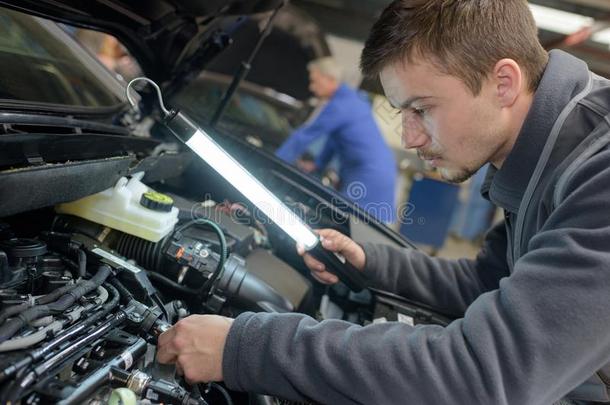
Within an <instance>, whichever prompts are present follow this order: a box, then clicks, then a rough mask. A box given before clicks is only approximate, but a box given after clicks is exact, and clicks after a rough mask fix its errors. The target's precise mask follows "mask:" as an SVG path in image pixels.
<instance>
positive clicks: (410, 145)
mask: <svg viewBox="0 0 610 405" xmlns="http://www.w3.org/2000/svg"><path fill="white" fill-rule="evenodd" d="M429 140H430V137H429V136H428V134H427V133H426V131H425V130H424V127H423V125H421V123H419V122H417V121H416V120H415V119H406V120H404V121H403V124H402V146H403V147H405V148H406V149H416V148H421V147H423V146H425V145H426V144H427V143H428V141H429Z"/></svg>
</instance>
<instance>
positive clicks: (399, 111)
mask: <svg viewBox="0 0 610 405" xmlns="http://www.w3.org/2000/svg"><path fill="white" fill-rule="evenodd" d="M400 114H402V111H401V110H399V109H398V108H396V109H394V116H398V115H400Z"/></svg>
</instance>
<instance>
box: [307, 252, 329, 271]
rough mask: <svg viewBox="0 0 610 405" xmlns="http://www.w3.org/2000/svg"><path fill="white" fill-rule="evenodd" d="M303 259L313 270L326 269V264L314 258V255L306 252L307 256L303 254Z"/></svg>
mask: <svg viewBox="0 0 610 405" xmlns="http://www.w3.org/2000/svg"><path fill="white" fill-rule="evenodd" d="M303 261H304V262H305V265H306V266H307V267H309V269H310V270H311V271H315V272H322V271H325V270H326V266H324V264H323V263H321V262H319V261H317V260H316V259H314V258H313V256H312V255H308V254H306V255H305V256H303Z"/></svg>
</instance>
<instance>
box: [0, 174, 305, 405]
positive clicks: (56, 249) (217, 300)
mask: <svg viewBox="0 0 610 405" xmlns="http://www.w3.org/2000/svg"><path fill="white" fill-rule="evenodd" d="M130 181H133V182H139V178H138V177H137V176H136V177H135V178H133V179H131V180H130ZM125 182H126V179H123V180H122V185H125ZM140 184H141V183H138V187H139V190H140V191H142V192H141V193H140V194H145V193H151V192H153V191H152V190H150V189H148V188H147V187H146V186H143V185H142V186H139V185H140ZM115 190H116V188H115ZM149 196H150V195H149ZM159 196H160V194H159V193H157V194H156V197H157V200H159ZM98 197H99V196H98ZM106 197H108V195H106ZM163 197H164V198H165V197H167V198H165V201H166V202H167V201H170V200H171V201H172V206H173V202H174V198H175V200H176V203H175V204H176V205H177V206H181V207H182V208H178V209H177V210H176V213H177V215H176V224H175V225H173V226H171V227H170V229H169V231H168V232H167V233H166V234H165V235H163V236H162V237H161V238H160V239H159V240H158V241H151V240H150V238H149V239H148V240H147V239H144V238H141V237H139V236H136V235H134V234H133V233H137V232H132V233H131V234H130V233H128V232H123V231H120V230H117V229H115V228H111V227H109V226H107V225H105V224H104V223H99V222H95V221H91V220H89V219H87V218H86V217H87V215H86V214H83V211H80V215H70V214H66V213H65V211H67V209H65V208H64V209H62V208H61V207H55V209H54V210H49V211H43V212H42V213H41V214H40V216H41V217H42V218H44V219H43V220H41V221H39V222H36V221H30V223H29V226H27V227H24V229H20V227H19V225H18V224H21V223H23V220H22V219H21V218H19V219H18V220H15V221H11V218H8V219H6V220H7V221H6V222H3V223H0V401H1V402H2V403H11V404H15V403H22V404H45V403H60V404H83V403H111V404H119V403H122V404H135V403H163V404H206V403H231V402H232V398H233V399H236V400H237V402H239V401H240V397H239V395H244V394H240V393H233V392H228V391H227V390H226V389H225V388H224V387H223V386H222V385H221V384H216V383H212V384H199V385H197V384H195V385H189V384H188V383H187V382H186V381H184V380H183V379H182V377H181V376H180V375H178V374H177V373H176V370H175V368H174V366H173V365H172V366H167V365H161V364H159V363H156V362H155V353H156V347H155V344H156V340H157V337H158V336H159V335H160V334H161V333H162V332H163V331H165V330H167V329H168V328H169V327H171V325H172V324H174V323H175V322H177V321H178V320H180V319H181V318H184V317H186V316H188V315H189V314H193V313H200V314H222V315H226V316H237V315H238V314H239V313H241V312H244V311H268V312H290V311H294V310H297V309H298V310H300V311H305V312H307V310H306V308H307V305H308V304H307V302H308V298H309V296H310V292H311V291H310V290H311V285H310V283H309V281H307V279H306V278H305V277H303V276H302V275H301V274H300V273H298V272H297V271H295V270H294V269H292V268H291V267H290V266H289V265H287V264H285V263H284V262H282V261H281V260H279V259H277V258H275V257H274V256H273V255H272V254H271V253H269V251H268V249H265V248H264V246H265V235H264V229H263V228H261V229H260V230H257V229H256V228H253V227H251V226H247V225H243V224H240V223H239V221H236V220H234V219H232V218H231V216H230V215H227V214H226V213H224V212H223V211H221V210H218V207H217V206H216V207H215V206H213V204H208V205H207V207H206V205H205V204H203V205H202V204H196V203H195V202H192V201H186V200H184V199H180V197H178V196H174V198H172V197H169V196H163ZM104 198H105V197H104ZM109 198H113V197H109ZM134 198H137V199H138V200H140V199H141V196H140V195H136V196H135V197H134ZM77 203H78V202H77ZM79 204H80V203H79ZM82 204H84V203H82ZM147 205H148V206H150V207H152V209H151V208H147V209H149V211H150V212H148V213H150V214H153V215H154V214H155V213H159V214H160V215H161V214H162V213H164V212H167V209H165V208H163V209H162V210H161V209H159V207H156V206H154V207H153V205H151V204H147ZM193 206H197V207H198V208H200V209H199V210H198V211H197V213H196V214H197V215H194V211H193V209H192V207H193ZM89 208H90V207H89ZM98 208H99V207H98ZM172 209H173V208H172ZM155 210H156V211H155ZM90 212H92V211H91V210H90ZM194 217H197V218H194ZM213 217H215V218H213ZM100 222H105V221H104V220H100ZM16 224H17V225H16ZM118 227H119V228H120V226H118ZM25 228H27V230H26V229H25ZM274 284H275V285H274ZM246 398H247V397H246ZM257 398H258V399H257V400H258V401H259V403H273V402H270V401H272V399H270V398H267V397H263V396H257ZM241 399H242V400H248V399H244V398H241ZM249 400H250V401H251V402H252V399H251V398H250V399H249Z"/></svg>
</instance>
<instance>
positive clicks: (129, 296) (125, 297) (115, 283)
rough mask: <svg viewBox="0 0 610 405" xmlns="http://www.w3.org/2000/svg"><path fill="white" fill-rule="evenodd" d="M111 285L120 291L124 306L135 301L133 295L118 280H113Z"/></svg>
mask: <svg viewBox="0 0 610 405" xmlns="http://www.w3.org/2000/svg"><path fill="white" fill-rule="evenodd" d="M110 284H112V285H113V286H114V287H115V288H116V289H117V290H119V293H120V294H121V302H122V303H123V304H127V303H128V302H130V301H131V300H133V299H134V297H133V294H132V293H131V292H129V290H128V289H127V288H126V287H125V286H124V285H123V283H121V282H120V281H119V280H118V279H117V278H113V279H111V280H110Z"/></svg>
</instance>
